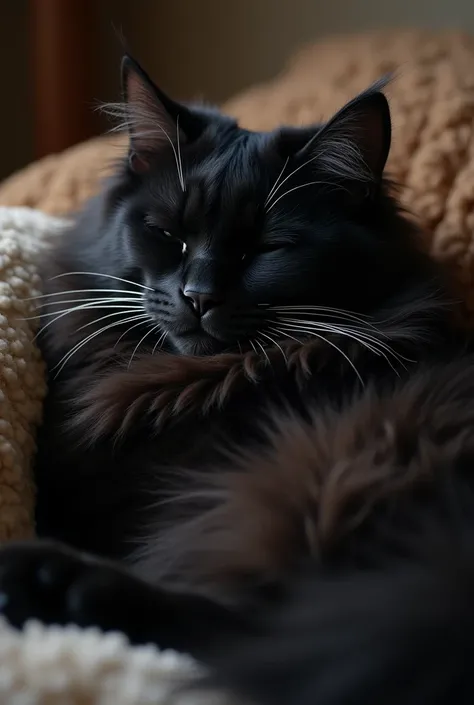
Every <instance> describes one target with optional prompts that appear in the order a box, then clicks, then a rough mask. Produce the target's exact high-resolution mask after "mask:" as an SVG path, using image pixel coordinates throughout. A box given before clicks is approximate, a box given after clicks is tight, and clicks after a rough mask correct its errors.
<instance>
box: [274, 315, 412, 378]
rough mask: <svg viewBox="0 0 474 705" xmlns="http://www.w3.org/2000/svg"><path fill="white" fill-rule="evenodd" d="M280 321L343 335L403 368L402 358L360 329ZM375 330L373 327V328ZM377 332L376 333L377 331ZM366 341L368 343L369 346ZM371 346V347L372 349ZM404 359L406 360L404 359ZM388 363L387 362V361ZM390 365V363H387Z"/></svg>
mask: <svg viewBox="0 0 474 705" xmlns="http://www.w3.org/2000/svg"><path fill="white" fill-rule="evenodd" d="M279 320H281V321H282V323H284V324H287V323H291V324H297V325H298V326H304V327H310V328H311V327H316V330H319V331H321V330H327V331H329V332H332V333H338V334H340V335H345V336H348V337H350V338H353V339H354V340H356V341H358V342H360V343H361V344H362V345H365V347H366V348H367V349H369V350H371V351H373V352H375V353H376V354H377V355H382V356H383V357H385V355H384V354H383V352H382V350H385V351H386V352H387V353H388V354H389V355H392V357H394V358H395V359H396V360H397V361H398V362H399V363H400V364H402V366H403V367H404V365H403V363H402V362H401V360H402V359H403V356H402V355H400V354H399V353H396V352H395V351H394V350H392V348H391V347H390V346H389V345H387V343H385V342H383V341H381V340H378V338H376V337H374V335H370V334H369V333H367V332H365V331H363V330H360V328H354V327H352V326H340V325H339V324H331V323H326V322H321V321H306V320H301V319H297V318H281V319H279ZM373 328H374V329H375V330H377V329H376V328H375V326H374V327H373ZM377 332H378V331H377ZM384 338H386V339H387V338H388V336H386V335H384ZM366 341H370V343H371V346H369V344H368V343H367V342H366ZM372 346H373V347H372ZM405 359H406V358H405ZM406 360H407V362H410V360H408V359H406ZM387 362H388V360H387ZM389 364H390V363H389Z"/></svg>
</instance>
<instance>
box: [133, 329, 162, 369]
mask: <svg viewBox="0 0 474 705" xmlns="http://www.w3.org/2000/svg"><path fill="white" fill-rule="evenodd" d="M160 328H161V326H160V325H159V324H157V325H156V326H153V328H152V329H151V330H149V331H148V332H147V333H145V335H144V336H143V337H142V338H140V340H139V341H138V343H137V344H136V345H135V347H134V349H133V352H132V354H131V356H130V360H129V361H128V365H127V369H130V365H131V364H132V360H133V358H134V357H135V353H136V352H137V350H138V348H139V347H140V345H141V344H142V343H143V342H144V341H145V340H146V338H148V336H149V335H151V334H152V333H153V332H154V331H155V330H159V329H160Z"/></svg>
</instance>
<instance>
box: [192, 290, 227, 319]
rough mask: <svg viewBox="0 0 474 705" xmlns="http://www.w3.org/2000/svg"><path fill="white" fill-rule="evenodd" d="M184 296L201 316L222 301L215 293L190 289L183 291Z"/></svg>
mask: <svg viewBox="0 0 474 705" xmlns="http://www.w3.org/2000/svg"><path fill="white" fill-rule="evenodd" d="M183 296H184V298H185V299H187V300H188V302H189V303H190V304H191V306H192V307H193V309H194V311H195V313H196V314H197V315H198V316H199V317H201V316H204V314H205V313H207V312H208V311H210V310H211V308H214V307H215V306H218V305H219V303H220V302H219V301H218V300H217V298H216V296H215V295H214V294H205V293H204V294H203V293H200V292H199V291H190V290H189V289H185V290H184V291H183Z"/></svg>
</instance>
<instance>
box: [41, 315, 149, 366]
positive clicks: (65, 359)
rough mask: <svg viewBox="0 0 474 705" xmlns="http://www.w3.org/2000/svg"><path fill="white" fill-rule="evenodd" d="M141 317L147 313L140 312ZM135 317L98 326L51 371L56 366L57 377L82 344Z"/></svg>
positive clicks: (145, 316) (145, 317)
mask: <svg viewBox="0 0 474 705" xmlns="http://www.w3.org/2000/svg"><path fill="white" fill-rule="evenodd" d="M141 317H142V318H143V319H147V318H148V316H147V314H142V316H141ZM136 319H137V317H136V316H133V317H131V318H125V319H119V320H118V321H114V322H113V323H109V324H107V325H106V326H103V327H102V328H100V329H99V330H97V331H94V332H93V333H91V334H90V335H88V336H87V337H86V338H84V339H83V340H81V341H80V342H79V343H77V344H76V345H74V347H73V348H72V349H71V350H69V351H68V352H67V353H66V354H65V355H63V357H62V358H61V360H60V361H59V362H58V363H57V365H55V366H54V367H53V368H52V370H51V371H54V370H56V369H57V368H59V369H58V370H57V372H56V374H55V377H57V376H58V375H59V374H60V373H61V371H62V370H63V369H64V367H65V365H66V364H67V363H68V362H69V360H70V359H71V358H72V357H73V356H74V355H75V354H76V353H77V352H79V350H80V349H81V348H83V347H84V345H87V343H89V342H90V341H91V340H93V339H94V338H96V337H97V336H98V335H101V334H102V333H105V331H107V330H109V329H110V328H114V327H115V326H117V325H120V324H123V323H129V322H130V321H132V320H136Z"/></svg>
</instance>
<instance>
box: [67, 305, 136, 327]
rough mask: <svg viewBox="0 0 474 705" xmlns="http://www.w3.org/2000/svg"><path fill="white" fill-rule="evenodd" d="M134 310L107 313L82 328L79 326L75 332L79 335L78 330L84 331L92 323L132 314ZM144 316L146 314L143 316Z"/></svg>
mask: <svg viewBox="0 0 474 705" xmlns="http://www.w3.org/2000/svg"><path fill="white" fill-rule="evenodd" d="M135 311H136V309H133V308H132V309H121V310H120V311H115V312H114V313H108V314H107V315H105V316H101V317H100V318H94V320H93V321H89V322H88V323H85V324H84V325H83V326H80V327H79V328H78V329H77V330H76V331H75V332H76V333H79V331H80V330H84V328H88V327H89V326H93V325H94V323H100V321H105V320H106V319H107V318H113V317H114V316H122V315H130V314H132V313H133V314H134V313H135ZM145 315H146V314H145Z"/></svg>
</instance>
